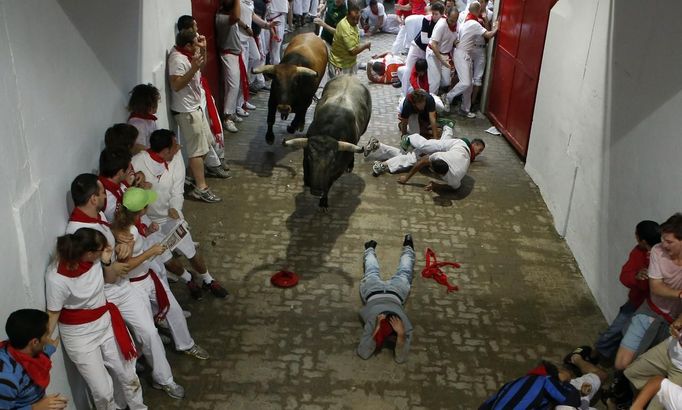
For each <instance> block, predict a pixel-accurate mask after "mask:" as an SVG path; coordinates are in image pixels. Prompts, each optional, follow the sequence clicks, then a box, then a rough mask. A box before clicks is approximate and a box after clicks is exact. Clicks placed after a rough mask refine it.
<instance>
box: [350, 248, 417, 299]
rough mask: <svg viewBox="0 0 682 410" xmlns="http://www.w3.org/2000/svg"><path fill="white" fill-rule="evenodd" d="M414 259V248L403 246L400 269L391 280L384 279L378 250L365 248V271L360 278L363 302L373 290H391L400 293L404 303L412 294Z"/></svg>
mask: <svg viewBox="0 0 682 410" xmlns="http://www.w3.org/2000/svg"><path fill="white" fill-rule="evenodd" d="M414 260H415V255H414V249H412V248H411V247H409V246H403V252H402V254H401V255H400V262H399V263H398V270H397V271H396V272H395V274H394V275H393V276H392V277H391V278H390V279H389V280H383V279H381V274H380V271H379V261H378V260H377V255H376V251H375V250H374V248H368V249H365V272H364V274H363V275H362V280H360V297H361V298H362V302H363V303H367V297H368V296H369V295H370V294H371V293H372V292H381V291H387V290H390V291H392V292H395V293H397V294H398V295H400V299H402V301H403V303H404V302H405V301H406V300H407V297H408V296H409V295H410V287H411V286H412V271H413V269H414Z"/></svg>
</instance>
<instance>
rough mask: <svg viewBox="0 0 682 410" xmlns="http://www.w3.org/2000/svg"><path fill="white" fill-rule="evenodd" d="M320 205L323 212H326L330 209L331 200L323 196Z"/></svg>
mask: <svg viewBox="0 0 682 410" xmlns="http://www.w3.org/2000/svg"><path fill="white" fill-rule="evenodd" d="M319 205H320V208H321V209H322V210H323V211H326V210H327V209H328V208H329V200H328V199H327V197H326V196H323V197H322V198H320V204H319Z"/></svg>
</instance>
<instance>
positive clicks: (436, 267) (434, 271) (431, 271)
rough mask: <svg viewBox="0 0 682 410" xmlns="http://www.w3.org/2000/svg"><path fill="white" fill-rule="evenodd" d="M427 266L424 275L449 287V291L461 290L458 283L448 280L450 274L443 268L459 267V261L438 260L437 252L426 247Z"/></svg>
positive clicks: (423, 271)
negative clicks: (452, 283)
mask: <svg viewBox="0 0 682 410" xmlns="http://www.w3.org/2000/svg"><path fill="white" fill-rule="evenodd" d="M425 259H426V266H425V267H424V269H423V270H422V277H424V278H427V279H428V278H433V280H435V281H436V282H438V283H440V284H441V285H443V286H446V287H447V288H448V293H450V292H453V291H457V290H459V287H457V285H451V284H450V283H449V282H448V275H446V274H445V272H443V271H442V270H441V268H442V267H445V266H452V267H453V268H459V266H460V265H459V263H457V262H438V259H436V253H435V252H434V251H432V250H431V248H426V252H425Z"/></svg>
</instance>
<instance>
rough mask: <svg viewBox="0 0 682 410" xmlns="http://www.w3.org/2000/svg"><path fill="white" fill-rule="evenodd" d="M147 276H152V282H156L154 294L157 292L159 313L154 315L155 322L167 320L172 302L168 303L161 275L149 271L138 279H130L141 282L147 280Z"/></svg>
mask: <svg viewBox="0 0 682 410" xmlns="http://www.w3.org/2000/svg"><path fill="white" fill-rule="evenodd" d="M147 276H151V278H152V282H154V292H156V304H157V305H159V311H158V312H157V313H156V315H154V320H156V321H159V320H163V319H165V318H166V315H167V314H168V309H169V308H170V302H169V301H168V295H167V294H166V288H164V287H163V284H162V283H161V279H159V275H157V274H156V272H154V271H153V270H151V269H149V270H148V271H147V273H145V274H144V275H142V276H138V277H136V278H130V279H129V280H130V281H131V282H139V281H141V280H145V279H147Z"/></svg>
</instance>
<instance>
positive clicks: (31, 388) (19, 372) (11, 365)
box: [0, 344, 56, 410]
mask: <svg viewBox="0 0 682 410" xmlns="http://www.w3.org/2000/svg"><path fill="white" fill-rule="evenodd" d="M55 350H56V348H55V347H54V346H53V345H51V344H47V345H45V349H44V351H45V354H47V355H48V356H52V354H53V353H54V352H55ZM43 396H45V390H44V389H42V388H41V387H39V386H38V385H36V384H34V383H33V381H32V380H31V378H30V377H28V374H26V372H25V371H24V368H23V367H21V365H20V364H19V363H17V361H16V360H14V358H12V356H10V354H9V352H8V351H7V348H6V347H5V348H1V349H0V409H10V410H30V409H31V405H32V404H34V403H35V402H37V401H38V400H40V399H42V398H43Z"/></svg>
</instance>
